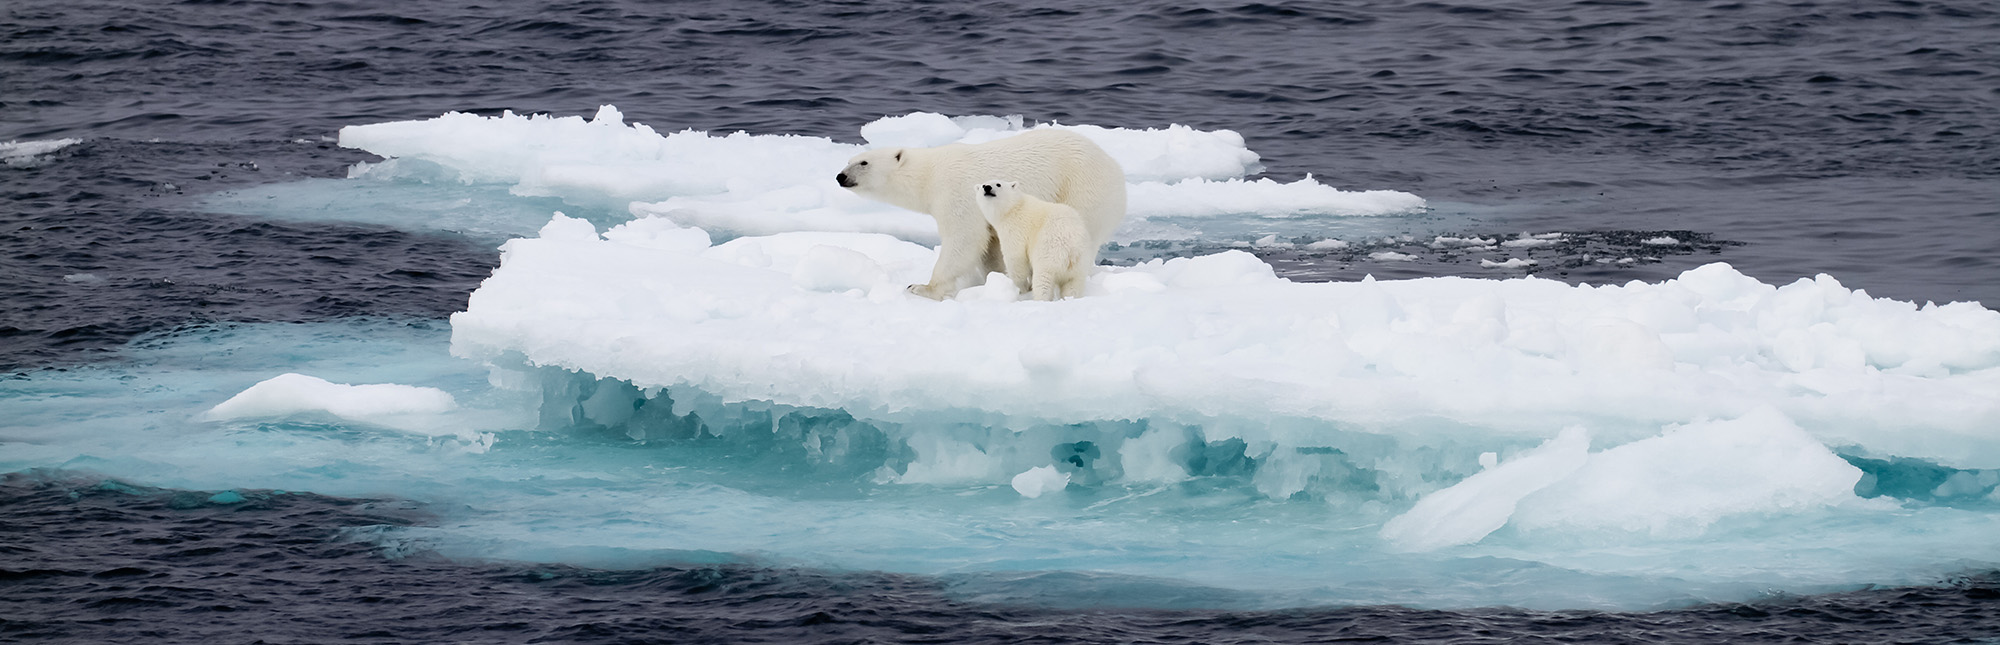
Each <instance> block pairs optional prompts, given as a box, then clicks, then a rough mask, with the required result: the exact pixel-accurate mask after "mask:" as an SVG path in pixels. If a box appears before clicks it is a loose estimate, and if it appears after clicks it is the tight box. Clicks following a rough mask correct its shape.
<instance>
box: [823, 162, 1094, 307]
mask: <svg viewBox="0 0 2000 645" xmlns="http://www.w3.org/2000/svg"><path fill="white" fill-rule="evenodd" d="M995 180H998V181H1014V182H1020V184H1021V191H1022V192H1024V193H1027V194H1028V195H1032V196H1034V197H1036V198H1038V199H1041V200H1044V201H1049V202H1055V203H1058V204H1064V205H1067V206H1069V207H1070V208H1073V209H1075V210H1076V212H1077V214H1078V215H1079V216H1081V217H1082V218H1083V225H1084V229H1085V230H1086V231H1087V232H1088V233H1089V240H1090V242H1089V245H1090V247H1091V250H1092V254H1093V255H1094V254H1095V250H1096V248H1097V247H1098V246H1100V245H1103V244H1104V243H1105V242H1108V241H1110V240H1111V232H1112V231H1114V230H1117V228H1118V225H1119V223H1120V222H1122V221H1124V219H1125V171H1124V170H1123V169H1121V168H1119V167H1118V162H1117V161H1116V160H1114V159H1112V158H1111V155H1109V154H1106V153H1105V152H1104V149H1103V148H1099V147H1097V144H1094V143H1091V142H1090V140H1089V139H1086V138H1084V136H1083V135H1080V134H1077V133H1075V132H1070V131H1068V130H1060V129H1054V128H1043V129H1039V130H1030V131H1027V132H1023V133H1021V134H1017V135H1014V136H1011V137H1007V138H1005V139H999V140H996V141H990V142H987V143H978V144H964V143H954V144H950V145H944V146H938V147H936V148H882V149H878V150H870V151H867V152H863V153H861V154H858V155H855V156H854V158H853V159H850V160H848V162H847V169H845V170H842V171H841V172H840V174H839V175H836V176H835V177H834V181H836V182H838V183H839V184H840V185H841V186H842V187H845V188H847V189H849V190H852V191H854V192H855V193H856V194H859V195H861V196H863V197H867V198H869V199H874V200H877V201H883V202H888V203H890V204H894V205H896V206H901V207H903V208H907V209H910V210H913V211H917V212H920V213H927V214H929V215H930V216H931V217H933V218H936V219H937V224H938V237H939V239H940V242H941V243H940V244H939V245H938V259H937V264H936V265H935V266H933V267H932V268H931V281H930V282H929V283H926V284H918V285H911V286H910V292H911V293H915V294H917V295H920V296H924V297H926V298H930V299H933V300H943V299H945V298H950V297H952V296H953V295H954V294H957V293H958V290H959V289H963V288H965V287H968V286H971V285H973V284H975V283H976V282H977V281H978V280H980V279H982V278H984V277H985V276H986V274H987V273H990V272H994V271H1001V270H1004V268H1005V266H1004V264H1003V260H1002V258H1001V255H1000V249H999V245H998V242H997V240H996V239H995V238H994V236H993V230H992V228H991V227H990V226H988V225H987V223H986V218H985V216H983V215H982V214H980V212H979V206H978V205H977V204H975V203H974V201H973V196H974V195H975V194H977V193H978V192H979V184H980V183H981V182H991V181H995Z"/></svg>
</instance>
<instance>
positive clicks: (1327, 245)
mask: <svg viewBox="0 0 2000 645" xmlns="http://www.w3.org/2000/svg"><path fill="white" fill-rule="evenodd" d="M1344 248H1347V243H1346V242H1343V241H1340V240H1333V239H1326V240H1320V241H1318V242H1313V243H1311V244H1307V245H1306V250H1307V251H1338V250H1340V249H1344Z"/></svg>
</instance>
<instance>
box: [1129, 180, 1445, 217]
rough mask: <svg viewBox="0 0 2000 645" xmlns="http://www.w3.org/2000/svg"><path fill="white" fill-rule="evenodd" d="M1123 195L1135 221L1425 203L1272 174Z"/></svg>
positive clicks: (1148, 187)
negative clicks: (1285, 181) (1276, 177)
mask: <svg viewBox="0 0 2000 645" xmlns="http://www.w3.org/2000/svg"><path fill="white" fill-rule="evenodd" d="M1128 177H1129V174H1128ZM1127 200H1128V202H1129V209H1130V211H1131V217H1132V218H1134V219H1139V220H1144V219H1148V218H1155V217H1217V216H1225V215H1236V216H1243V215H1250V216H1255V217H1262V218H1287V217H1300V216H1304V215H1335V216H1372V215H1405V214H1410V213H1415V212H1419V211H1422V210H1423V209H1424V207H1425V205H1426V204H1425V202H1424V200H1423V198H1421V197H1418V196H1416V195H1412V194H1409V193H1405V192H1398V191H1393V190H1370V191H1360V192H1349V191H1344V190H1340V189H1338V188H1334V187H1332V186H1328V185H1326V184H1322V183H1319V181H1318V180H1315V179H1313V178H1312V177H1311V176H1307V177H1306V178H1304V179H1300V180H1298V181H1295V182H1292V183H1289V184H1281V183H1278V182H1275V181H1271V180H1270V179H1256V180H1244V179H1224V180H1219V181H1211V180H1208V179H1202V178H1195V179H1187V180H1184V181H1177V182H1173V183H1164V182H1158V181H1145V182H1139V183H1136V184H1132V185H1131V186H1130V187H1129V188H1128V189H1127Z"/></svg>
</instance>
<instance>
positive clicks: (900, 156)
mask: <svg viewBox="0 0 2000 645" xmlns="http://www.w3.org/2000/svg"><path fill="white" fill-rule="evenodd" d="M902 160H903V151H902V150H900V149H898V150H897V151H896V161H902Z"/></svg>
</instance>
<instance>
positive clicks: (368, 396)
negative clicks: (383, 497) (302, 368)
mask: <svg viewBox="0 0 2000 645" xmlns="http://www.w3.org/2000/svg"><path fill="white" fill-rule="evenodd" d="M457 407H458V403H457V402H456V401H454V400H452V397H451V394H449V393H446V392H445V391H444V390H440V389H437V388H432V387H417V386H413V385H396V384H377V385H344V384H340V383H329V382H327V381H326V380H324V379H319V378H314V377H311V376H306V375H304V374H280V375H278V376H274V377H271V378H270V379H268V380H265V381H264V382H262V383H258V384H256V385H252V386H250V388H249V389H247V390H244V391H242V392H240V393H238V394H237V395H236V396H232V397H229V400H227V401H223V402H222V403H219V404H217V405H216V406H215V407H213V408H210V409H209V410H208V413H207V415H206V416H207V418H208V419H210V420H215V421H226V420H230V419H244V418H256V417H281V416H287V415H292V414H298V413H301V412H326V413H329V414H332V415H334V416H337V417H341V418H346V419H367V418H372V417H379V416H383V415H396V414H437V413H441V412H448V411H451V410H453V409H455V408H457Z"/></svg>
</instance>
